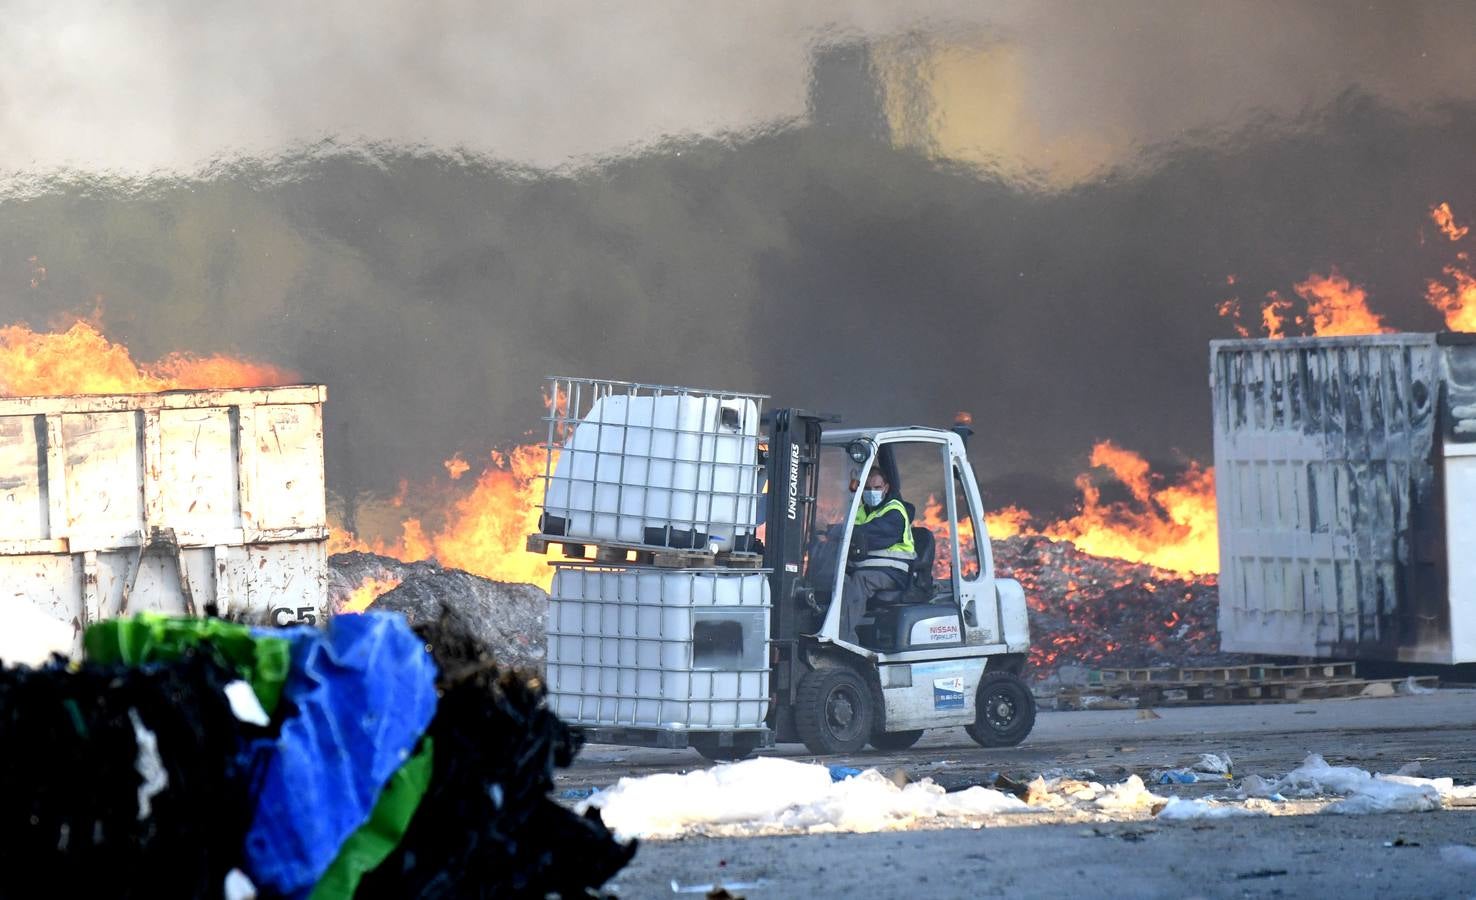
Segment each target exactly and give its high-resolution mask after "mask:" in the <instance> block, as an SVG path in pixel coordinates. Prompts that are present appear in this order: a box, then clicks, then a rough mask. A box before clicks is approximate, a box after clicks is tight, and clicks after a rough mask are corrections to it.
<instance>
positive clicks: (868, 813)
mask: <svg viewBox="0 0 1476 900" xmlns="http://www.w3.org/2000/svg"><path fill="white" fill-rule="evenodd" d="M587 807H595V808H597V809H599V810H600V814H601V817H602V818H603V819H604V821H605V824H606V825H608V826H610V828H611V829H613V830H614V831H615V833H616V834H617V835H618V836H619V837H621V838H622V839H630V838H634V837H640V838H650V837H675V836H678V835H681V834H686V833H690V832H694V831H699V830H702V829H708V828H719V829H722V830H723V831H724V832H725V833H750V832H751V833H763V832H767V831H792V830H801V831H814V832H820V831H857V832H867V831H882V830H888V829H897V828H905V827H907V826H908V825H909V824H912V823H914V822H916V821H919V820H922V819H940V818H943V819H948V818H969V817H978V816H985V815H991V814H995V813H1004V812H1014V811H1019V810H1024V809H1026V808H1027V807H1026V806H1025V804H1024V803H1022V802H1021V801H1020V800H1019V799H1017V798H1015V797H1013V796H1011V795H1009V794H1004V793H1001V792H999V791H992V790H989V789H987V788H983V787H971V788H969V789H968V790H965V791H960V792H958V793H955V794H949V793H946V792H945V791H944V790H943V788H941V787H939V786H938V785H936V784H934V783H933V782H932V781H931V780H929V779H924V780H923V781H920V782H914V783H911V784H907V785H906V786H904V787H898V786H897V785H896V784H895V783H894V782H893V781H892V780H891V779H889V778H887V777H886V776H884V775H882V774H881V773H880V772H877V771H876V770H875V769H867V770H866V771H865V772H862V773H861V774H860V775H857V776H854V777H851V778H847V779H845V780H843V781H838V782H837V781H832V780H831V775H830V769H829V768H828V767H826V766H822V765H816V764H808V763H800V762H795V761H793V760H787V759H776V758H772V757H760V758H758V759H751V760H747V761H745V762H740V763H733V764H731V765H720V766H714V767H713V768H710V769H700V770H697V771H693V772H688V773H687V774H685V775H676V774H658V775H648V776H645V777H643V778H622V779H620V781H619V782H617V783H616V784H615V786H614V787H611V788H608V789H606V790H603V791H598V792H596V793H595V794H593V795H592V796H590V797H589V798H588V799H587V800H585V801H584V802H583V803H582V804H581V805H580V810H581V811H582V810H583V809H584V808H587Z"/></svg>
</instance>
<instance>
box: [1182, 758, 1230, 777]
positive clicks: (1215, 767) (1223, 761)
mask: <svg viewBox="0 0 1476 900" xmlns="http://www.w3.org/2000/svg"><path fill="white" fill-rule="evenodd" d="M1190 768H1191V769H1193V770H1194V771H1196V772H1208V773H1210V774H1211V775H1229V774H1230V757H1229V755H1227V754H1223V753H1201V754H1200V755H1199V762H1197V763H1195V764H1194V765H1193V766H1190Z"/></svg>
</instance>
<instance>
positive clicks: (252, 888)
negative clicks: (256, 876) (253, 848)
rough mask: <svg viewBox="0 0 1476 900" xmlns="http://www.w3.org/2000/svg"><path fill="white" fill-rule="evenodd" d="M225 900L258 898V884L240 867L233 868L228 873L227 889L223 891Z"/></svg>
mask: <svg viewBox="0 0 1476 900" xmlns="http://www.w3.org/2000/svg"><path fill="white" fill-rule="evenodd" d="M222 893H223V894H224V896H225V900H256V885H255V884H252V882H251V879H250V878H249V877H248V876H247V875H246V873H245V872H242V871H241V870H240V869H232V870H230V871H229V872H227V873H226V877H225V889H224V890H223V891H222Z"/></svg>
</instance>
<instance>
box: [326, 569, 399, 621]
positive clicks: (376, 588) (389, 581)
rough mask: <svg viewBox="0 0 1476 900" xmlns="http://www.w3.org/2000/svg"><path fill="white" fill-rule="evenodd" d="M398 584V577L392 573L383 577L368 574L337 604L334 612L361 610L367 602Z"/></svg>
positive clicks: (358, 611) (367, 605)
mask: <svg viewBox="0 0 1476 900" xmlns="http://www.w3.org/2000/svg"><path fill="white" fill-rule="evenodd" d="M399 586H400V579H398V578H396V577H394V576H393V575H390V576H387V577H385V578H375V577H374V576H373V575H370V576H369V577H367V578H365V579H364V580H363V581H361V582H359V586H358V587H356V588H354V590H353V593H351V594H349V596H348V598H347V599H345V600H344V601H343V602H342V603H340V604H339V605H338V609H337V610H335V612H339V613H360V612H363V611H364V610H366V609H368V608H369V604H371V603H373V602H374V601H375V600H377V599H379V597H380V596H381V595H383V594H388V593H389V592H390V591H392V590H394V589H395V588H397V587H399Z"/></svg>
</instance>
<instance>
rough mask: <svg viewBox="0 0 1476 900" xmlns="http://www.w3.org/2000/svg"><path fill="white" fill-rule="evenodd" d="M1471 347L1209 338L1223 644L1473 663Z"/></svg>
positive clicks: (1475, 424) (1475, 481)
mask: <svg viewBox="0 0 1476 900" xmlns="http://www.w3.org/2000/svg"><path fill="white" fill-rule="evenodd" d="M1473 341H1476V336H1471V335H1452V334H1441V335H1434V334H1388V335H1367V336H1356V337H1330V338H1291V339H1285V340H1236V341H1215V342H1212V343H1211V345H1210V372H1211V377H1210V384H1211V390H1212V396H1213V404H1214V447H1215V484H1216V495H1217V496H1216V501H1217V508H1218V517H1219V531H1220V615H1219V626H1220V639H1221V647H1222V649H1224V650H1226V651H1227V652H1238V653H1265V654H1275V655H1286V656H1305V657H1320V658H1332V657H1337V658H1345V659H1383V660H1402V661H1410V662H1432V663H1458V662H1469V661H1476V594H1473V592H1476V585H1473V584H1472V578H1473V575H1476V572H1473V571H1471V565H1472V564H1471V562H1469V560H1470V553H1469V549H1468V548H1469V547H1470V546H1471V542H1472V541H1476V532H1473V530H1472V529H1473V526H1476V493H1473V490H1476V471H1468V470H1467V468H1466V467H1467V466H1469V465H1471V464H1476V455H1473V454H1476V377H1473V369H1476V344H1473ZM1468 421H1469V425H1470V427H1467V426H1466V425H1464V424H1463V423H1464V422H1468Z"/></svg>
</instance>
